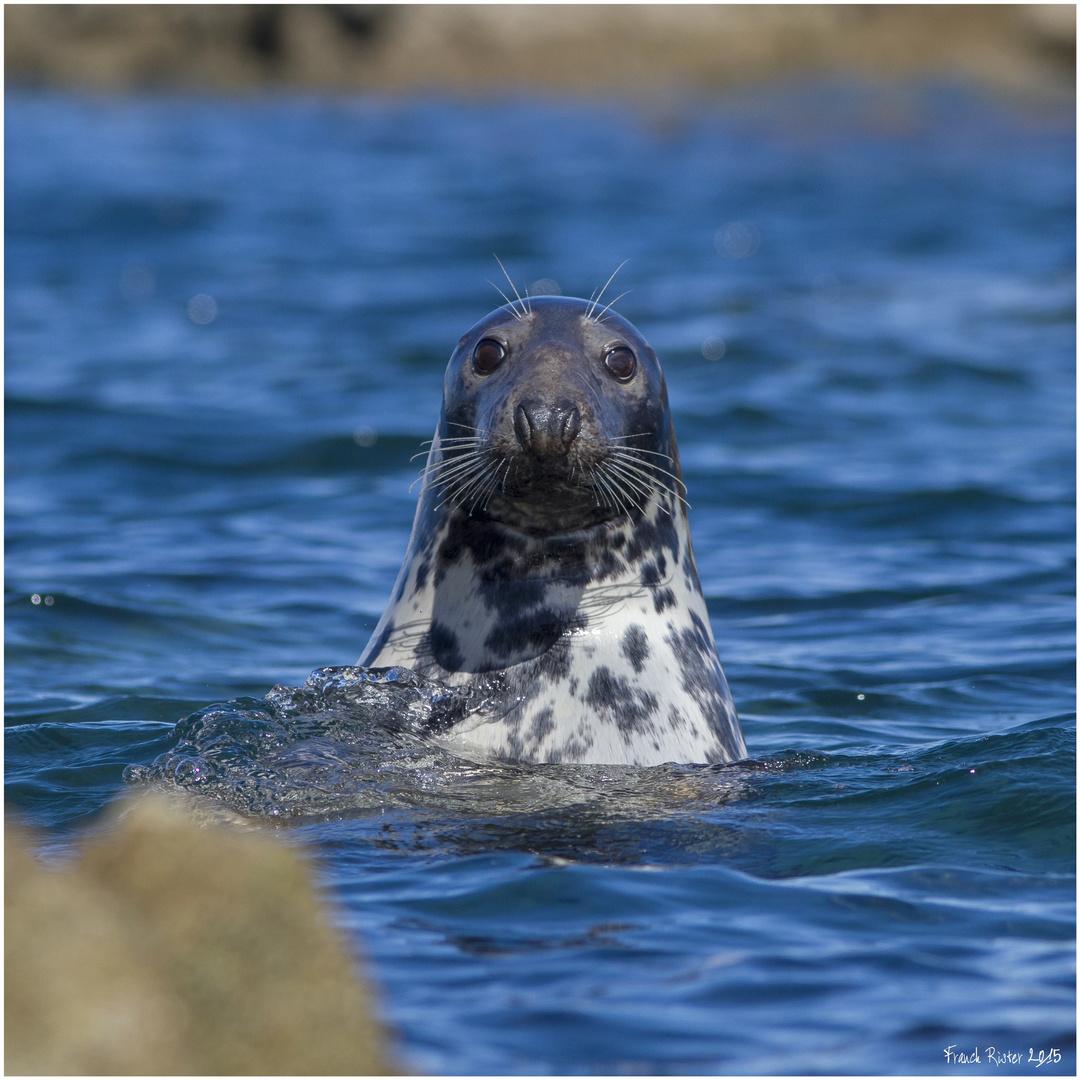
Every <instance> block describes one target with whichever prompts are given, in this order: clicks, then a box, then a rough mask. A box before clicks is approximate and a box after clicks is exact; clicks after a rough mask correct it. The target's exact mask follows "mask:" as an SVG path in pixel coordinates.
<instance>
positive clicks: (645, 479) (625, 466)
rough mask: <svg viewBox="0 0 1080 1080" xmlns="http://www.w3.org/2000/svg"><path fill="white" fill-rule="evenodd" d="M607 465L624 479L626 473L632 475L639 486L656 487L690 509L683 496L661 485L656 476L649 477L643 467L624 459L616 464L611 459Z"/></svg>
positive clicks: (661, 482) (673, 489) (663, 484)
mask: <svg viewBox="0 0 1080 1080" xmlns="http://www.w3.org/2000/svg"><path fill="white" fill-rule="evenodd" d="M607 464H608V467H609V468H610V469H612V470H616V471H619V472H620V474H621V475H623V476H624V477H625V476H627V473H629V474H631V475H634V476H635V477H636V478H637V481H638V483H640V484H643V485H645V486H653V487H658V488H660V490H662V491H666V492H667V494H669V495H670V496H672V497H673V498H675V499H678V501H679V502H681V503H683V504H684V505H685V507H686V508H687V509H688V510H689V509H690V503H689V502H687V501H686V498H685V497H684V496H683V495H681V494H680V492H679V491H677V490H675V488H673V487H670V486H669V485H667V484H665V483H663V481H660V480H657V477H656V476H653V475H651V473H650V472H649V471H648V470H646V469H645V468H643V467H640V465H637V464H633V463H631V462H629V461H626V460H625V459H622V460H619V461H618V462H617V461H616V460H615V459H613V458H612V459H609V460H608V462H607ZM660 471H661V472H666V470H660ZM669 475H672V474H669ZM627 478H629V477H627ZM676 480H677V477H676ZM679 483H681V481H679Z"/></svg>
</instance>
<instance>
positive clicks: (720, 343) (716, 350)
mask: <svg viewBox="0 0 1080 1080" xmlns="http://www.w3.org/2000/svg"><path fill="white" fill-rule="evenodd" d="M726 352H727V345H726V344H725V343H724V339H723V338H718V337H711V338H706V339H705V340H704V341H703V342H702V343H701V355H702V356H704V357H705V359H706V360H720V359H722V358H723V355H724V353H726Z"/></svg>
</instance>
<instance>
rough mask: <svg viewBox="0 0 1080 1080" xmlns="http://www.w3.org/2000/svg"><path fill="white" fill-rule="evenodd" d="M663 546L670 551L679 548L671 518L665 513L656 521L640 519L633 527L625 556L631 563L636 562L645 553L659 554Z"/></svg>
mask: <svg viewBox="0 0 1080 1080" xmlns="http://www.w3.org/2000/svg"><path fill="white" fill-rule="evenodd" d="M664 548H667V549H668V550H669V551H671V552H676V551H678V549H679V539H678V536H677V535H676V532H675V525H674V522H673V520H672V519H671V518H670V517H668V516H666V515H663V516H661V517H660V518H659V520H657V521H647V520H645V519H642V520H641V521H639V522H638V524H637V526H636V527H635V528H634V532H633V535H632V536H631V538H630V543H629V544H628V545H627V548H626V557H627V559H628V560H629V561H630V562H631V563H637V562H640V561H641V560H642V559H643V558H644V557H645V556H646V555H659V554H660V552H661V551H663V549H664Z"/></svg>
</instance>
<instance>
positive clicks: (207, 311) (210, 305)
mask: <svg viewBox="0 0 1080 1080" xmlns="http://www.w3.org/2000/svg"><path fill="white" fill-rule="evenodd" d="M217 312H218V308H217V301H216V300H215V299H214V298H213V297H212V296H207V295H206V293H199V294H198V295H196V296H193V297H192V298H191V299H190V300H189V301H188V304H187V314H188V318H189V319H190V320H191V321H192V322H193V323H198V324H199V325H200V326H205V325H206V324H207V323H212V322H213V321H214V320H215V319H216V318H217Z"/></svg>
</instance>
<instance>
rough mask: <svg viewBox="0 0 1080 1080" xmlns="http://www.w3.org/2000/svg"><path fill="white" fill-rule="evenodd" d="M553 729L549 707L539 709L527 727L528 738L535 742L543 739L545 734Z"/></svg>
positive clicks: (553, 724)
mask: <svg viewBox="0 0 1080 1080" xmlns="http://www.w3.org/2000/svg"><path fill="white" fill-rule="evenodd" d="M554 730H555V721H554V719H553V714H552V711H551V709H541V710H540V711H539V712H538V713H537V714H536V715H535V716H534V717H533V721H532V724H531V725H530V727H529V738H531V739H535V740H536V742H537V743H540V742H542V741H543V739H544V736H545V735H550V734H551V733H552V732H553V731H554Z"/></svg>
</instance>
